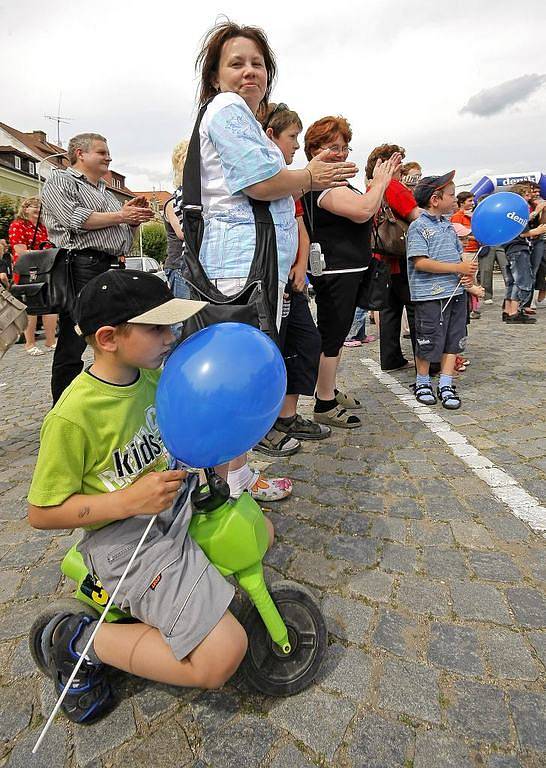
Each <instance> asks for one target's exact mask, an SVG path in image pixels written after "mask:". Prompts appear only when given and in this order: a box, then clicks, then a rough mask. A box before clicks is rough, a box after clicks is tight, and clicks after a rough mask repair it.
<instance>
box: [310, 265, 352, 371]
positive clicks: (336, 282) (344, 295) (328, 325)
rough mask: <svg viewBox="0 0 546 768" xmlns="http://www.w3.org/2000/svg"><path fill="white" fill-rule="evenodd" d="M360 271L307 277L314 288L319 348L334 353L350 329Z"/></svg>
mask: <svg viewBox="0 0 546 768" xmlns="http://www.w3.org/2000/svg"><path fill="white" fill-rule="evenodd" d="M363 273H364V271H359V272H345V273H342V274H339V275H321V276H320V277H313V276H311V277H310V280H311V283H312V285H313V288H314V289H315V302H316V304H317V326H318V330H319V333H320V338H321V352H322V354H323V355H324V356H325V357H337V356H338V354H339V350H340V349H341V347H342V346H343V342H344V341H345V339H346V338H347V334H348V333H349V331H350V330H351V325H352V324H353V318H354V315H355V310H356V302H357V299H358V291H359V289H360V283H361V282H362V276H363Z"/></svg>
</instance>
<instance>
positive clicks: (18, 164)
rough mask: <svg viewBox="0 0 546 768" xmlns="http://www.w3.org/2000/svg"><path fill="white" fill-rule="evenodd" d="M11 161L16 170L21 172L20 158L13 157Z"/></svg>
mask: <svg viewBox="0 0 546 768" xmlns="http://www.w3.org/2000/svg"><path fill="white" fill-rule="evenodd" d="M13 160H14V163H15V168H16V170H18V171H20V170H21V158H20V157H17V155H14V157H13Z"/></svg>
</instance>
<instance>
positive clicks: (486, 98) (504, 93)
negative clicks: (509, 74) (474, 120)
mask: <svg viewBox="0 0 546 768" xmlns="http://www.w3.org/2000/svg"><path fill="white" fill-rule="evenodd" d="M544 83H546V75H537V74H532V75H521V76H520V77H514V78H513V79H512V80H507V81H506V82H504V83H499V85H494V86H493V87H492V88H484V90H482V91H480V92H479V93H476V94H475V95H474V96H471V97H470V99H469V100H468V102H467V103H466V104H465V106H464V107H463V108H462V109H461V112H462V113H464V112H469V113H470V114H471V115H478V116H480V117H490V116H491V115H496V114H498V113H499V112H503V111H504V110H505V109H508V107H511V106H513V105H514V104H519V103H521V102H522V101H525V100H526V99H528V98H529V96H531V94H533V93H535V91H538V90H539V88H540V87H541V86H542V85H544Z"/></svg>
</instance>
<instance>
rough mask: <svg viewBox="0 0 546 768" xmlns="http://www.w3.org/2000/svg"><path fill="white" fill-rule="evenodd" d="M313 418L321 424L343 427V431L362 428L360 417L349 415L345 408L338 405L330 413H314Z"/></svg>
mask: <svg viewBox="0 0 546 768" xmlns="http://www.w3.org/2000/svg"><path fill="white" fill-rule="evenodd" d="M313 418H314V420H315V421H316V422H318V423H319V424H327V425H328V426H330V427H341V429H355V428H356V427H361V426H362V422H361V421H360V419H359V418H358V416H354V415H353V414H349V413H347V411H346V409H345V408H342V407H341V405H339V404H338V405H336V406H335V407H334V408H330V410H329V411H324V413H317V412H316V411H315V412H314V413H313Z"/></svg>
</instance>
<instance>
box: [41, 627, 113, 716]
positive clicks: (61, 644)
mask: <svg viewBox="0 0 546 768" xmlns="http://www.w3.org/2000/svg"><path fill="white" fill-rule="evenodd" d="M57 618H58V620H57ZM93 621H94V619H92V618H91V617H90V616H88V615H86V614H85V613H78V614H59V616H58V617H56V623H55V624H54V626H53V627H52V628H51V627H46V629H45V630H44V636H45V635H46V633H47V634H48V635H49V638H50V642H49V647H48V648H44V651H45V657H46V658H47V659H48V664H49V670H50V673H51V677H52V678H53V681H54V683H55V690H56V692H57V695H60V694H61V693H62V691H63V689H64V686H65V684H66V682H67V680H68V678H69V677H70V675H71V674H72V671H73V669H74V667H75V665H76V663H77V662H78V660H79V658H80V654H79V653H78V652H77V651H76V650H75V645H76V643H77V641H78V639H79V638H80V637H81V634H82V632H83V631H84V629H85V628H86V627H87V626H89V624H91V623H93ZM50 625H51V622H50ZM48 629H49V632H48ZM45 640H46V637H44V638H43V642H44V641H45ZM105 669H106V668H105V665H104V664H102V663H99V664H95V663H93V662H92V661H91V660H89V659H88V658H87V657H86V658H85V660H84V662H83V663H82V665H81V667H80V668H79V670H78V674H77V675H76V677H75V678H74V680H73V681H72V685H71V686H70V688H69V690H68V693H67V694H66V696H65V698H64V701H63V703H62V704H61V709H62V711H63V712H64V714H65V715H66V716H67V717H68V719H69V720H71V721H72V722H73V723H83V724H85V725H87V724H89V723H92V722H94V721H95V720H98V719H99V718H100V717H102V716H103V715H104V714H106V712H107V711H108V710H109V709H110V708H111V706H112V690H111V688H110V684H109V683H108V680H107V678H106V672H105Z"/></svg>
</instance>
